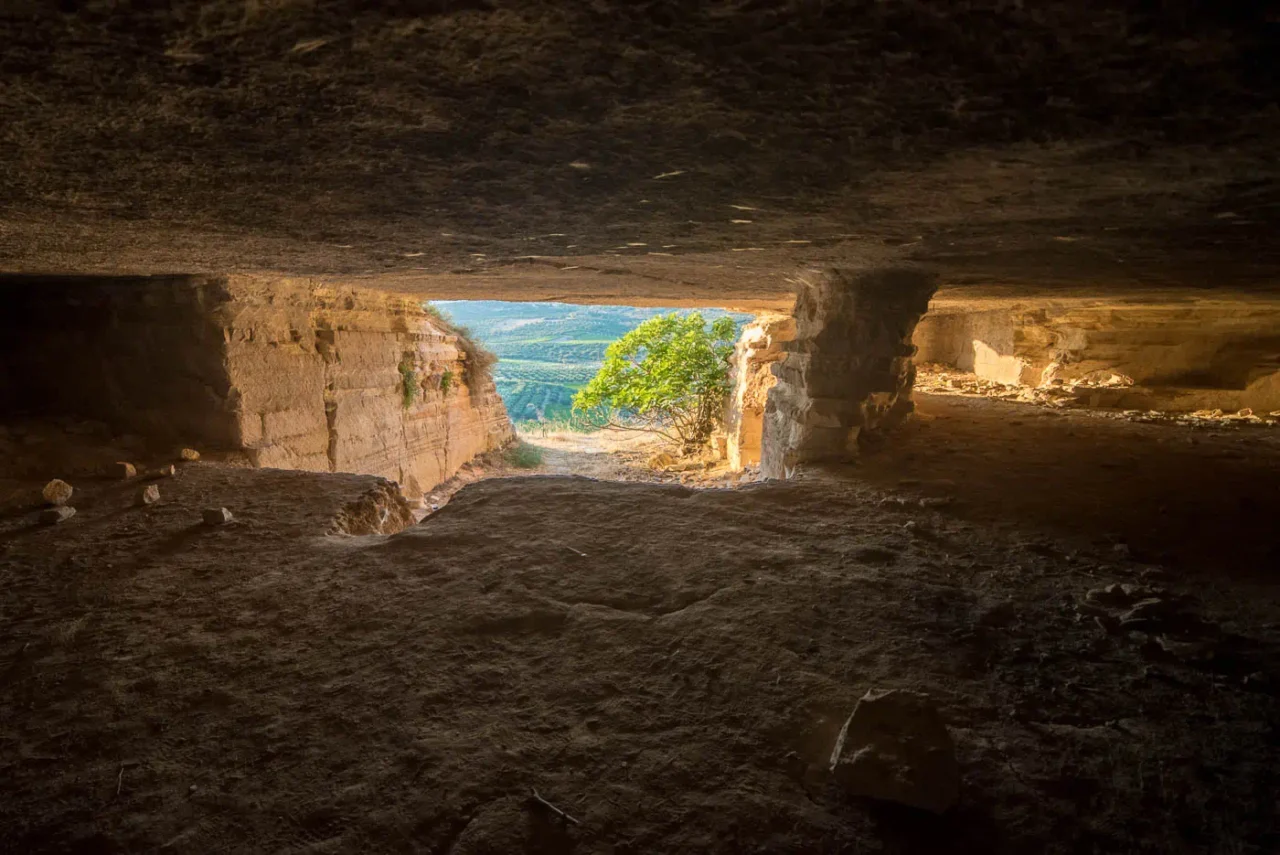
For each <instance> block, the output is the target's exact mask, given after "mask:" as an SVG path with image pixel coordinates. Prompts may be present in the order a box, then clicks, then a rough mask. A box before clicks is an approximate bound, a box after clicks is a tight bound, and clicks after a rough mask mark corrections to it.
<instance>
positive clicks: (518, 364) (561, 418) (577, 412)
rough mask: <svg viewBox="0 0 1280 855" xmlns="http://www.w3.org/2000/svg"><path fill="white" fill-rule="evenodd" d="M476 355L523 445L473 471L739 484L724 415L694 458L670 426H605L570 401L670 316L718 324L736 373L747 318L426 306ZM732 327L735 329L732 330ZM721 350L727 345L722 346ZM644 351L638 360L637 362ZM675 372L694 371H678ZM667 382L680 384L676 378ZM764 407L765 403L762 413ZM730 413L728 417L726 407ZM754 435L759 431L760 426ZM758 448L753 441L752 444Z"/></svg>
mask: <svg viewBox="0 0 1280 855" xmlns="http://www.w3.org/2000/svg"><path fill="white" fill-rule="evenodd" d="M428 312H438V313H440V314H441V316H443V317H445V318H447V319H448V321H449V322H450V323H451V324H452V325H453V326H454V327H455V328H456V329H458V330H460V331H461V332H463V333H464V334H465V335H466V336H468V337H469V338H471V339H472V340H473V341H474V342H475V344H476V346H478V347H479V348H482V349H483V350H485V351H488V352H490V353H492V354H493V355H494V356H495V357H496V361H495V362H494V363H493V365H492V366H491V368H490V372H491V375H492V378H493V382H494V386H495V388H496V390H497V393H498V395H499V396H501V398H502V401H503V403H504V405H505V406H506V410H507V413H508V415H509V416H510V418H511V421H512V423H513V425H514V427H515V429H516V432H517V436H518V438H519V442H518V443H517V444H516V445H514V446H513V447H511V448H509V449H507V450H506V451H505V452H504V453H503V455H502V459H501V461H479V462H478V464H477V467H476V468H477V469H481V470H483V469H485V468H486V466H493V465H494V464H495V463H496V464H497V468H498V470H499V471H500V472H504V473H505V472H509V471H510V470H512V469H516V470H519V469H527V470H529V471H536V472H541V473H547V474H557V475H584V476H587V477H592V478H596V479H599V480H619V481H656V482H675V483H684V484H688V485H691V486H725V485H727V484H730V483H737V482H738V481H739V480H740V478H741V469H742V468H743V466H742V462H741V461H740V460H738V459H737V458H735V459H734V460H733V461H732V462H731V461H730V449H731V448H734V449H736V448H737V447H738V446H739V443H738V442H737V441H736V436H735V435H734V434H733V433H732V432H731V431H730V427H731V425H733V424H735V422H734V420H733V418H732V416H731V415H729V414H724V413H721V412H716V413H715V416H716V420H717V422H719V423H720V424H719V426H718V427H717V430H716V431H715V433H714V435H713V436H712V441H711V442H710V443H706V444H705V445H704V446H702V447H700V448H699V449H697V450H696V451H695V450H693V449H691V448H688V447H682V445H681V443H680V442H679V441H678V440H679V436H677V433H676V431H674V430H673V429H672V426H671V424H670V423H669V421H668V422H666V423H662V424H656V423H655V422H654V420H653V419H650V418H644V417H643V416H645V415H647V414H644V413H639V412H635V411H631V410H626V409H619V410H615V411H613V412H612V413H611V414H609V415H608V416H607V417H605V416H603V415H602V412H601V408H595V409H593V410H589V411H586V412H584V411H583V410H581V409H575V408H574V396H575V395H576V394H577V393H578V392H579V391H580V390H582V389H583V388H584V387H585V386H587V384H588V383H590V382H591V380H592V378H593V377H595V376H596V375H597V373H598V372H599V371H600V370H601V367H602V365H603V364H604V361H605V351H606V350H607V349H608V347H609V346H610V345H611V344H613V343H614V342H617V341H619V340H620V339H622V338H623V337H624V336H627V335H628V334H629V333H632V332H633V331H635V330H636V329H637V328H638V327H640V325H641V324H644V323H645V322H646V321H650V320H653V319H655V318H660V317H670V316H672V315H675V316H676V317H678V318H680V319H682V320H684V321H689V320H690V319H691V316H692V315H694V314H695V313H696V314H697V315H699V316H700V317H701V318H702V320H703V329H705V330H706V331H707V334H708V335H712V334H713V333H712V330H713V326H714V325H715V324H716V322H717V321H719V322H721V327H720V328H721V331H722V332H723V330H724V328H725V327H729V328H730V329H731V332H730V333H729V335H728V337H727V338H722V339H721V340H720V341H721V344H720V347H722V348H723V349H725V350H726V351H728V350H732V349H733V348H734V347H735V346H737V351H734V352H733V353H729V352H726V353H725V354H724V356H725V359H724V365H723V368H724V370H725V371H726V372H731V369H736V367H737V356H738V354H739V353H740V352H741V351H742V346H741V344H740V341H741V339H742V338H743V335H744V330H746V329H748V328H750V327H751V326H752V325H754V324H756V323H757V321H756V319H755V318H754V317H753V316H752V315H750V314H746V313H742V312H732V311H728V310H726V309H722V308H715V307H706V308H687V307H684V308H674V307H650V306H646V307H639V306H623V305H595V304H574V303H559V302H505V301H492V300H465V301H461V300H448V301H436V302H433V303H430V304H428ZM730 325H731V326H730ZM726 342H727V344H726ZM646 352H647V350H646V349H641V350H640V351H639V352H638V354H637V356H636V359H637V360H639V359H642V358H643V357H644V355H645V354H646ZM670 368H672V369H690V370H692V366H690V365H685V364H680V365H672V366H670ZM668 379H669V382H671V383H680V382H682V380H684V379H687V378H682V377H681V376H679V371H678V370H673V372H672V375H671V377H670V378H668ZM762 404H763V401H762V400H761V412H762V411H763V407H762ZM730 412H733V409H732V408H730ZM757 432H758V426H757ZM755 444H756V445H757V446H758V441H757V442H756V443H755Z"/></svg>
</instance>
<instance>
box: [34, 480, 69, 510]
mask: <svg viewBox="0 0 1280 855" xmlns="http://www.w3.org/2000/svg"><path fill="white" fill-rule="evenodd" d="M73 492H74V490H73V489H72V487H71V485H70V484H68V483H67V482H66V481H62V480H60V479H58V478H54V479H53V480H52V481H50V482H49V483H48V484H45V485H44V489H43V490H41V491H40V495H41V496H43V497H44V500H45V501H46V502H48V503H49V504H51V505H65V504H66V503H67V502H68V501H70V500H71V494H72V493H73Z"/></svg>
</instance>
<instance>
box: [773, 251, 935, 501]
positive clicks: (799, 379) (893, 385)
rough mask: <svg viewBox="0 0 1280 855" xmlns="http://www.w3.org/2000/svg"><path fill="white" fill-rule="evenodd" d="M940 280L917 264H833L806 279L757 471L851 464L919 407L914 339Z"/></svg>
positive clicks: (782, 473)
mask: <svg viewBox="0 0 1280 855" xmlns="http://www.w3.org/2000/svg"><path fill="white" fill-rule="evenodd" d="M935 288H936V284H935V281H934V278H933V276H932V275H930V274H927V273H924V272H922V271H918V270H909V269H890V270H872V271H845V270H832V271H828V272H825V273H823V274H819V275H813V276H810V277H806V278H805V279H802V280H801V282H800V291H799V293H798V295H797V297H796V308H795V319H796V334H795V340H794V341H791V342H789V343H787V344H786V345H785V351H786V353H785V355H784V356H783V358H782V359H781V360H780V361H778V362H775V363H774V364H773V373H774V375H775V376H776V377H777V382H776V384H775V385H774V386H773V388H772V389H770V390H769V394H768V401H767V404H766V406H765V414H764V430H763V436H762V440H761V458H760V469H761V474H763V475H764V476H765V477H767V478H784V477H786V476H787V473H788V471H789V470H791V469H792V468H793V467H795V466H796V465H797V464H801V463H816V462H830V461H840V460H848V459H850V458H852V457H854V456H856V455H857V452H858V447H859V445H860V444H861V443H864V442H866V441H867V440H869V439H872V438H874V437H876V436H878V435H880V434H882V433H884V432H885V431H887V430H889V429H891V428H892V427H894V426H895V425H897V424H899V423H901V422H902V421H903V420H904V419H905V418H906V417H907V415H908V414H909V413H910V412H911V410H912V409H913V404H912V402H911V387H912V385H913V384H914V382H915V367H914V365H913V363H912V360H911V358H912V356H914V355H915V346H914V345H912V343H911V335H912V333H913V332H914V331H915V327H916V324H917V323H918V322H919V320H920V317H921V316H922V315H923V314H924V313H925V311H927V309H928V307H929V298H930V297H931V296H932V295H933V292H934V290H935Z"/></svg>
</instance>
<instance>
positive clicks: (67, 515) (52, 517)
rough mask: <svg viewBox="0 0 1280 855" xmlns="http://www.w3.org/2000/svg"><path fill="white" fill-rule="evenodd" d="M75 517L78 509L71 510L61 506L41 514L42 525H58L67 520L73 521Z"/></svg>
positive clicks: (47, 509)
mask: <svg viewBox="0 0 1280 855" xmlns="http://www.w3.org/2000/svg"><path fill="white" fill-rule="evenodd" d="M75 515H76V509H75V508H69V507H67V506H66V505H61V506H59V507H56V508H46V509H45V510H43V511H41V512H40V524H41V525H57V524H58V523H60V522H65V521H66V520H69V519H71V518H72V517H74V516H75Z"/></svg>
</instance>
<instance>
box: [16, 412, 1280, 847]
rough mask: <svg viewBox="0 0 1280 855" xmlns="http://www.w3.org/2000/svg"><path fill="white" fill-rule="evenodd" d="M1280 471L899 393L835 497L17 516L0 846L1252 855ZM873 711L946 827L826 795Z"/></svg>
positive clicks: (292, 493) (174, 500) (1271, 458)
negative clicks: (937, 752)
mask: <svg viewBox="0 0 1280 855" xmlns="http://www.w3.org/2000/svg"><path fill="white" fill-rule="evenodd" d="M1278 473H1280V449H1277V445H1276V443H1275V441H1274V439H1273V438H1272V436H1271V434H1270V433H1262V432H1258V431H1245V430H1236V431H1221V432H1207V431H1196V430H1193V429H1188V428H1182V427H1177V426H1168V425H1141V424H1134V423H1130V422H1118V421H1111V420H1106V419H1100V418H1098V417H1097V416H1092V415H1087V414H1069V415H1062V414H1044V413H1041V412H1040V411H1038V410H1035V409H1033V408H1030V407H1018V406H1016V405H1009V404H1001V403H999V402H992V401H983V400H978V399H943V398H931V397H923V398H922V399H921V405H920V417H919V418H918V419H917V420H916V421H915V422H914V423H913V424H912V425H911V426H909V427H908V428H907V429H906V430H905V432H904V433H903V434H902V435H901V436H900V437H899V438H898V439H896V440H895V441H894V443H893V444H892V445H890V446H888V447H886V448H884V449H881V450H879V451H877V452H874V453H870V454H868V455H867V456H866V457H865V458H864V459H863V461H861V463H860V464H859V465H858V466H856V467H849V468H847V469H845V470H841V471H834V470H833V471H821V472H813V473H809V474H807V475H806V476H805V477H803V478H801V479H797V480H794V481H790V482H784V483H767V484H755V485H751V486H748V487H744V488H741V489H736V490H715V489H711V490H691V489H688V488H685V487H682V486H678V485H658V484H622V483H610V482H600V481H592V480H588V479H583V478H573V477H560V476H530V477H518V478H505V479H492V480H484V481H479V482H477V483H474V484H471V485H469V486H467V487H465V488H464V489H463V490H461V491H460V492H459V493H457V494H456V495H455V496H454V497H453V499H452V501H451V502H450V503H449V504H448V505H447V506H446V507H445V508H443V509H442V510H441V511H440V512H438V513H436V514H434V515H432V516H431V517H429V518H428V519H427V520H425V521H424V522H423V523H421V524H419V525H417V526H413V527H411V528H409V529H407V530H405V531H403V532H401V533H400V534H396V535H392V536H389V537H384V536H366V537H335V536H328V535H326V534H325V532H326V531H327V530H328V529H329V525H330V521H331V520H332V518H333V515H334V514H335V513H336V512H337V510H338V509H339V508H340V507H342V506H343V505H344V504H345V503H347V502H349V501H351V500H352V499H353V498H354V497H356V496H358V495H359V494H360V493H361V492H362V491H364V490H366V489H368V488H369V487H370V486H372V485H373V483H374V479H370V478H364V477H360V476H343V475H320V474H309V473H302V472H283V471H272V470H261V471H254V470H249V469H244V468H236V467H231V466H226V465H220V464H216V463H201V464H194V465H190V466H187V467H185V468H184V469H183V470H182V471H181V472H180V473H179V475H178V477H177V478H175V479H172V480H170V481H166V482H163V483H162V484H161V490H162V496H163V499H162V501H161V502H160V503H159V504H158V505H156V506H152V507H150V508H147V509H140V508H133V507H132V506H131V505H132V499H133V496H134V493H135V492H136V489H137V485H136V484H127V483H120V482H106V481H100V482H85V483H84V484H77V485H76V486H77V489H78V491H79V492H78V493H77V496H76V499H75V501H74V502H73V504H76V506H77V508H78V511H79V512H78V513H77V515H76V516H75V517H74V518H72V519H71V520H69V521H68V522H66V523H63V524H61V525H59V526H57V527H53V528H39V527H35V526H33V525H31V513H30V510H29V509H28V508H27V507H25V506H23V505H22V504H21V502H20V501H19V499H18V497H19V496H20V495H22V494H21V493H20V492H19V493H15V492H10V493H9V495H10V498H9V499H8V501H7V504H6V506H5V508H3V509H0V585H3V588H4V591H5V596H4V598H3V600H0V618H2V619H0V669H3V674H4V677H3V680H2V681H0V771H2V774H0V850H4V851H14V852H27V851H100V852H109V851H142V850H149V849H154V848H160V847H164V848H166V849H170V850H173V851H188V852H213V851H219V852H221V851H272V852H301V851H308V852H338V851H341V852H371V851H406V852H408V851H422V852H454V853H466V852H472V853H478V852H517V851H543V852H569V851H576V852H716V851H725V852H737V851H864V850H865V851H887V852H930V853H932V852H940V851H948V852H957V851H967V852H983V853H986V852H998V851H1007V852H1064V853H1065V852H1082V851H1096V852H1104V851H1105V852H1112V851H1124V852H1133V851H1149V852H1172V853H1177V852H1268V851H1276V850H1277V849H1278V848H1280V836H1278V832H1277V831H1276V829H1277V828H1280V816H1277V814H1278V812H1280V809H1278V806H1277V803H1276V800H1275V797H1274V790H1275V786H1276V784H1277V776H1278V775H1280V773H1278V772H1276V771H1275V770H1277V769H1280V740H1278V739H1277V738H1276V737H1277V727H1278V725H1280V701H1278V700H1277V695H1278V694H1280V682H1278V681H1280V668H1278V667H1277V656H1276V652H1277V650H1278V649H1280V648H1278V645H1280V603H1278V602H1277V599H1278V598H1277V589H1276V587H1275V581H1276V580H1275V578H1274V572H1275V566H1276V563H1277V562H1276V560H1275V558H1276V555H1275V535H1274V530H1273V526H1272V523H1271V521H1272V520H1274V519H1275V518H1276V513H1277V511H1278V510H1280V494H1278V493H1280V491H1277V489H1276V486H1277V484H1280V478H1277V474H1278ZM37 486H38V485H37ZM14 489H17V488H16V487H15V488H14ZM0 495H3V493H0ZM922 500H923V501H922ZM210 505H225V506H227V507H228V508H230V509H231V510H232V511H233V512H234V513H235V514H236V519H235V521H234V522H233V523H232V524H230V525H227V526H224V527H218V528H206V527H203V526H201V525H199V511H200V509H201V508H203V507H207V506H210ZM1268 573H1271V574H1272V575H1271V576H1269V575H1268ZM1115 582H1119V583H1125V584H1134V585H1140V586H1144V587H1146V588H1150V589H1153V590H1152V592H1154V593H1156V594H1157V595H1158V596H1163V597H1164V598H1165V600H1166V601H1167V602H1169V603H1171V604H1176V605H1177V615H1176V619H1173V618H1171V620H1170V622H1169V623H1168V624H1167V625H1165V624H1160V623H1159V622H1157V623H1155V624H1151V623H1148V624H1145V625H1143V626H1142V627H1141V631H1139V629H1132V630H1131V629H1127V628H1124V627H1120V626H1119V625H1118V619H1119V616H1120V611H1122V609H1121V610H1117V609H1116V608H1114V607H1112V606H1108V605H1105V604H1102V605H1100V604H1099V601H1098V599H1097V597H1096V596H1095V597H1094V598H1093V600H1090V599H1089V597H1088V594H1089V592H1090V591H1091V590H1097V589H1099V588H1103V587H1104V586H1107V585H1109V584H1111V583H1115ZM1148 593H1151V592H1148ZM872 687H910V688H915V689H919V690H922V691H926V692H928V693H929V694H931V695H932V696H933V697H934V699H935V700H936V701H937V703H938V705H939V707H940V709H941V711H942V713H943V715H944V716H945V718H946V719H947V721H948V723H949V725H950V727H951V730H952V734H953V736H954V738H955V741H956V745H957V751H958V754H959V758H960V762H961V767H962V770H963V776H964V777H963V781H964V789H963V792H962V796H961V803H960V805H958V806H957V808H956V809H955V810H953V811H952V812H951V813H950V814H948V815H947V816H944V817H940V818H934V817H929V816H920V815H917V814H914V813H909V812H906V811H900V810H894V809H891V808H889V807H887V806H883V805H878V804H875V803H871V802H867V801H861V800H854V799H849V798H846V797H844V796H843V795H842V794H841V793H840V792H839V791H838V790H837V788H836V787H835V786H834V785H832V784H830V783H829V782H828V781H827V780H826V778H825V775H824V774H823V773H822V764H823V760H824V758H825V755H826V754H827V753H828V752H829V751H830V747H831V744H832V742H833V740H834V736H835V732H836V730H838V728H839V726H840V724H841V723H842V721H843V719H844V717H845V716H846V715H847V714H848V712H849V711H850V709H851V708H852V706H853V704H854V703H855V702H856V700H857V699H858V698H859V697H860V696H861V695H862V694H863V693H864V692H865V691H866V690H867V689H869V688H872ZM535 788H536V789H537V791H538V792H539V793H540V794H541V795H542V796H543V797H544V798H546V799H547V800H549V801H551V802H553V803H554V804H556V805H558V806H559V807H561V808H563V809H564V810H565V811H567V812H568V813H570V814H571V815H573V816H574V817H575V818H577V819H578V820H580V821H581V825H580V826H571V827H562V826H561V825H560V824H559V823H558V822H556V821H554V819H553V818H552V817H549V816H548V815H547V814H546V813H544V812H542V811H540V810H539V809H538V808H537V807H536V806H535V805H532V804H531V803H530V802H529V800H528V796H529V794H530V791H531V790H532V789H535Z"/></svg>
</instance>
